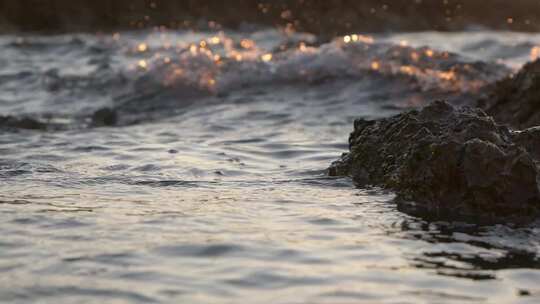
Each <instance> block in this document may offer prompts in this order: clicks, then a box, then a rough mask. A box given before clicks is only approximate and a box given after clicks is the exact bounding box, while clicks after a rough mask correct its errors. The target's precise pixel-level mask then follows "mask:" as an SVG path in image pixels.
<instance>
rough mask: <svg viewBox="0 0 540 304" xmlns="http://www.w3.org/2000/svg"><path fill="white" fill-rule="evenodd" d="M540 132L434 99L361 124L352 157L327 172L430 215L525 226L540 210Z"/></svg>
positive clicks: (356, 126) (355, 134)
mask: <svg viewBox="0 0 540 304" xmlns="http://www.w3.org/2000/svg"><path fill="white" fill-rule="evenodd" d="M537 134H539V135H540V131H535V130H534V129H531V130H527V131H523V132H514V131H512V130H510V129H509V128H507V127H505V126H502V125H498V124H497V123H495V121H494V120H493V119H492V118H491V117H489V116H488V115H487V114H486V113H484V112H483V111H482V110H480V109H474V108H467V107H464V108H459V109H456V108H454V107H453V106H451V105H450V104H448V103H446V102H444V101H436V102H434V103H432V104H430V105H428V106H426V107H425V108H423V109H422V110H413V111H409V112H405V113H402V114H399V115H396V116H393V117H390V118H385V119H380V120H376V121H368V120H363V119H359V120H356V121H355V123H354V131H353V132H352V133H351V135H350V138H349V148H350V152H349V153H346V154H344V155H343V156H342V158H341V159H340V160H338V161H336V162H334V163H333V164H332V165H331V167H330V168H329V174H330V175H332V176H342V175H348V176H351V177H352V178H353V179H354V181H355V183H357V184H359V185H374V186H380V187H383V188H389V189H392V190H394V191H396V193H397V201H398V202H399V203H400V204H401V205H405V206H413V207H414V208H416V209H419V210H422V211H427V212H428V213H430V214H444V215H450V216H457V217H466V218H469V217H473V218H478V219H482V220H488V221H492V220H494V221H499V220H501V219H503V220H505V221H506V220H511V221H528V220H529V219H534V217H535V216H536V215H537V214H539V211H540V190H539V187H538V183H537V178H538V172H539V171H538V168H537V165H536V163H535V162H536V161H535V159H536V157H537V156H538V155H540V154H539V153H538V150H536V149H537V148H538V147H539V146H540V144H539V141H538V140H535V139H536V138H538V137H537ZM527 149H529V150H527Z"/></svg>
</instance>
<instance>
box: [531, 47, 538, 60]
mask: <svg viewBox="0 0 540 304" xmlns="http://www.w3.org/2000/svg"><path fill="white" fill-rule="evenodd" d="M530 57H531V61H534V60H536V59H538V58H540V46H534V47H533V48H531V55H530Z"/></svg>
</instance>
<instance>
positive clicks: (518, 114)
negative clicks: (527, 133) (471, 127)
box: [478, 59, 540, 129]
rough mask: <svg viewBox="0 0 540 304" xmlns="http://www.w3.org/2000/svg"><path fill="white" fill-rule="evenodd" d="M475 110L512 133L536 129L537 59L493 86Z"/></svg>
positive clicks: (539, 106) (539, 98)
mask: <svg viewBox="0 0 540 304" xmlns="http://www.w3.org/2000/svg"><path fill="white" fill-rule="evenodd" d="M478 106H479V107H480V108H482V109H484V110H485V111H486V112H487V113H488V114H489V115H491V116H493V118H494V119H495V120H496V121H497V122H499V123H504V124H508V125H510V126H512V127H514V128H516V129H524V128H529V127H532V126H538V125H540V59H539V60H536V61H534V62H530V63H528V64H526V65H525V66H524V67H523V68H522V69H521V70H520V71H519V72H518V73H517V74H516V75H512V76H509V77H507V78H505V79H503V80H501V81H499V82H497V83H496V84H495V85H494V86H493V89H492V90H491V91H490V92H489V93H488V95H487V97H485V98H483V99H481V100H480V101H479V102H478Z"/></svg>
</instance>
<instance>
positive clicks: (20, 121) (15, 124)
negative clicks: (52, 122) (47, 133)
mask: <svg viewBox="0 0 540 304" xmlns="http://www.w3.org/2000/svg"><path fill="white" fill-rule="evenodd" d="M0 127H3V128H10V129H26V130H46V129H47V125H46V124H45V123H42V122H39V121H37V120H35V119H32V118H28V117H23V118H18V117H14V116H0Z"/></svg>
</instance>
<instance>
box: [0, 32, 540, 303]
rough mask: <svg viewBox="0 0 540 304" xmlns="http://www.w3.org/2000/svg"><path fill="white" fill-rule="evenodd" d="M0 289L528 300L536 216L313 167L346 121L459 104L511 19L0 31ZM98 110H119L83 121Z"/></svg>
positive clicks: (509, 50) (535, 269) (25, 299)
mask: <svg viewBox="0 0 540 304" xmlns="http://www.w3.org/2000/svg"><path fill="white" fill-rule="evenodd" d="M0 44H1V45H2V47H3V52H2V53H1V54H0V63H1V64H2V66H4V68H3V69H2V71H1V72H0V89H1V92H2V94H1V95H0V108H1V111H2V112H1V113H2V115H8V114H9V115H14V116H16V117H23V116H30V117H32V118H36V119H39V120H40V121H42V122H44V123H47V125H48V128H49V130H48V131H31V130H13V129H4V130H1V131H0V151H1V152H2V153H1V156H0V182H1V183H0V189H1V190H2V191H1V192H0V212H1V213H2V216H1V217H0V220H1V223H0V232H1V233H2V235H3V236H4V237H3V238H2V240H0V302H6V303H37V302H40V303H41V302H43V303H74V302H75V303H96V302H108V303H178V302H183V303H236V302H239V301H249V302H253V303H349V302H350V303H362V302H365V303H374V302H379V303H434V302H436V303H467V302H480V303H482V302H489V303H516V302H520V303H521V302H522V303H536V302H538V301H539V300H540V289H539V288H538V282H540V270H539V269H540V259H539V258H540V255H539V253H538V252H539V250H540V228H539V227H540V225H538V224H532V225H530V226H527V227H514V226H511V225H498V226H487V227H477V226H474V225H472V224H470V223H447V222H442V221H439V222H433V221H428V220H427V219H422V218H418V217H413V216H409V215H407V214H404V213H401V212H400V211H399V210H397V207H396V206H395V205H394V204H393V203H392V199H393V197H394V195H393V194H392V193H391V192H385V191H382V190H380V189H358V188H355V187H354V186H353V184H352V182H351V181H350V180H349V179H347V178H339V179H335V178H329V177H327V175H326V173H325V169H326V168H327V166H328V165H329V164H330V163H331V162H332V161H333V160H335V159H337V158H338V157H339V155H340V154H341V153H342V152H345V151H346V150H347V138H348V134H349V132H350V131H351V130H352V121H353V120H354V119H355V118H358V117H365V118H377V117H384V116H388V115H392V114H395V113H397V112H399V111H401V110H402V109H406V108H410V107H415V106H420V105H422V104H424V103H426V102H428V101H430V100H432V99H435V98H447V99H450V100H451V101H453V102H454V103H456V104H464V103H469V102H472V101H473V100H474V98H475V96H476V94H478V92H481V90H482V88H483V86H485V85H486V84H488V83H490V82H493V81H495V80H497V79H499V78H501V77H504V76H505V75H507V74H509V73H511V72H512V70H513V69H515V68H518V67H519V66H520V65H521V64H523V63H524V62H525V61H527V60H530V59H532V58H534V57H535V56H538V49H537V45H540V36H539V35H531V34H516V33H514V34H511V33H494V32H478V33H454V34H441V33H421V34H418V33H414V34H400V35H381V36H371V35H366V34H363V35H360V34H351V35H347V36H345V37H336V38H335V39H333V40H331V41H325V42H322V41H318V40H317V37H314V36H311V35H307V34H283V33H280V32H278V31H275V30H261V31H256V32H250V33H247V32H244V33H240V32H232V31H231V32H228V31H227V32H167V31H163V32H125V33H117V34H114V35H101V36H95V35H65V36H48V37H45V36H40V37H35V36H27V37H15V36H3V37H0ZM103 107H109V108H112V109H115V110H116V111H117V112H118V115H119V125H118V126H114V127H102V128H95V127H92V126H91V121H90V117H91V115H92V113H93V112H94V111H95V110H97V109H100V108H103Z"/></svg>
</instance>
